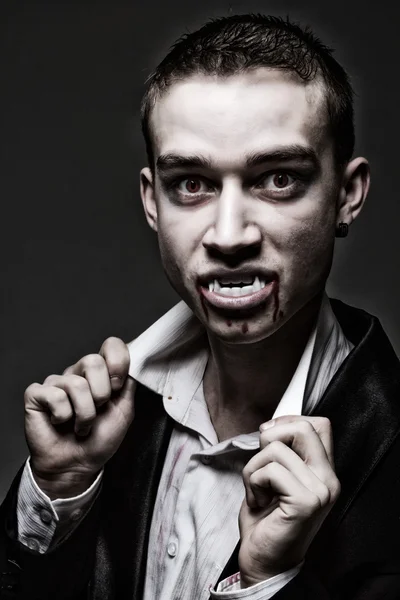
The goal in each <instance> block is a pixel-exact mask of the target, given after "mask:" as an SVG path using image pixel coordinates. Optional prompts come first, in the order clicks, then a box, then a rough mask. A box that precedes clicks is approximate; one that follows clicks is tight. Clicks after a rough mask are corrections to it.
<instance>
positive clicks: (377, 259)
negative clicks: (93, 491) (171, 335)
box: [0, 0, 400, 497]
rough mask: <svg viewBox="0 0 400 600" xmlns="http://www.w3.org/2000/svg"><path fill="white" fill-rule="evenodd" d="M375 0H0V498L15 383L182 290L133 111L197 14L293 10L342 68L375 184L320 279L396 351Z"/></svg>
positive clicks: (390, 133)
mask: <svg viewBox="0 0 400 600" xmlns="http://www.w3.org/2000/svg"><path fill="white" fill-rule="evenodd" d="M384 4H385V3H382V2H380V3H377V2H374V3H371V6H370V7H368V5H367V4H366V3H365V2H352V1H351V0H350V1H349V0H346V1H345V0H337V1H336V2H330V3H325V2H320V1H319V0H315V1H311V0H305V1H303V2H295V1H294V0H292V1H290V0H287V1H282V2H274V1H271V2H268V1H264V2H263V1H259V2H256V1H254V2H253V1H248V2H239V1H238V2H235V1H231V2H228V1H223V0H202V1H201V2H200V1H198V2H190V1H189V2H184V1H183V0H181V1H178V0H169V1H168V2H163V1H161V0H149V1H147V2H141V3H140V4H139V3H138V2H133V1H132V2H130V3H128V2H124V3H122V2H115V1H112V0H110V1H109V2H92V3H86V2H80V3H72V2H70V3H61V2H52V3H50V2H48V3H43V2H34V1H30V2H29V3H26V4H25V5H24V4H21V3H20V4H19V3H18V2H16V1H13V2H5V1H4V0H3V2H2V4H1V8H0V13H1V23H0V27H1V39H0V45H1V55H2V60H1V64H0V78H1V79H0V81H1V84H0V85H1V94H0V108H1V110H0V115H1V125H2V126H1V137H0V147H1V161H0V171H1V174H0V189H1V207H2V219H0V221H1V225H2V228H1V236H0V238H1V242H0V243H1V247H2V257H3V259H4V260H3V261H2V264H3V266H2V282H3V286H2V291H3V293H2V295H1V298H2V314H1V362H0V368H1V379H0V381H1V402H0V497H3V496H4V494H5V493H6V490H7V488H8V486H9V484H10V481H11V479H12V476H13V474H14V473H15V472H16V470H17V468H18V467H19V465H20V464H21V462H22V461H23V459H24V458H25V456H26V453H27V449H26V446H25V442H24V434H23V405H22V400H23V392H24V390H25V388H26V387H27V386H28V385H29V384H30V383H32V382H34V381H38V382H42V381H43V379H44V378H45V377H46V376H47V375H49V374H51V373H57V372H61V371H62V370H63V369H64V368H65V367H66V366H67V365H69V364H71V363H72V362H74V361H75V360H77V359H78V358H79V357H81V356H83V355H84V354H87V353H90V352H94V351H96V350H97V349H98V348H99V347H100V345H101V343H102V341H103V340H104V339H105V338H106V337H108V336H110V335H116V336H120V337H122V338H123V339H124V340H126V341H129V340H130V339H132V338H133V337H134V336H136V335H138V334H139V333H140V332H141V331H142V330H143V329H145V328H146V327H147V326H148V325H150V323H152V322H153V321H154V320H155V319H156V318H157V317H159V316H161V314H162V313H163V312H165V311H166V310H167V309H168V308H169V307H170V306H172V305H173V304H174V303H175V302H176V301H177V297H176V295H175V293H174V292H173V291H172V290H171V289H170V288H169V285H168V283H167V282H166V279H165V277H164V275H163V272H162V269H161V267H160V264H159V261H158V250H157V243H156V239H155V236H154V234H153V233H152V232H151V231H150V229H148V228H147V225H146V223H145V219H144V216H143V214H142V208H141V203H140V198H139V193H138V184H139V178H138V173H139V169H140V167H141V166H142V165H143V164H144V160H145V159H144V147H143V143H142V139H141V134H140V129H139V112H138V109H139V102H140V97H141V93H142V89H143V87H142V86H143V82H144V80H145V78H146V77H147V75H148V74H149V72H150V71H151V69H152V67H153V66H154V65H155V64H156V63H157V61H159V60H160V59H161V58H162V57H163V55H164V53H165V52H166V51H167V49H168V48H169V46H170V44H172V43H173V41H174V40H175V38H176V37H177V36H179V35H180V34H181V33H183V32H185V31H188V30H191V29H194V28H196V27H197V26H199V25H200V24H201V23H202V22H203V21H204V20H205V19H207V18H208V17H213V16H218V15H227V14H230V13H238V12H239V13H243V12H248V11H252V12H266V13H272V14H281V15H286V14H289V15H290V16H292V17H294V18H296V19H298V20H300V21H302V22H303V23H308V24H310V25H311V26H312V27H313V28H315V30H316V31H317V33H319V34H320V35H321V36H322V37H323V39H324V40H325V42H326V43H327V44H328V45H333V46H334V47H336V48H337V57H338V59H339V60H340V61H342V62H343V63H344V65H345V66H346V67H347V69H348V70H349V71H350V73H351V74H352V78H353V84H354V87H355V89H356V92H357V94H358V98H357V111H358V112H357V130H358V144H357V145H358V152H359V153H362V154H363V155H366V156H368V158H369V159H370V161H371V164H372V174H373V185H372V189H371V193H370V197H369V200H368V203H367V206H366V207H365V211H364V213H363V214H362V216H361V217H360V219H359V222H358V223H356V224H355V225H354V227H352V228H351V232H350V236H349V238H347V239H346V240H339V241H338V248H337V254H336V259H335V264H334V269H333V273H332V276H331V280H330V287H329V291H330V293H331V295H333V296H336V297H340V298H342V299H343V300H345V301H347V302H349V303H351V304H355V305H359V306H362V307H364V308H365V309H367V310H368V311H370V312H372V313H375V314H377V315H378V316H379V317H380V319H381V320H382V322H383V324H384V326H385V327H386V329H387V331H388V332H389V334H390V337H391V339H392V341H393V343H394V344H395V347H396V349H397V351H399V350H400V311H399V301H400V287H399V276H398V274H399V267H400V257H399V248H400V232H399V215H400V208H399V201H398V186H399V167H398V155H397V145H398V140H399V138H400V131H399V124H398V122H399V119H398V117H399V106H400V97H399V85H398V62H399V58H400V51H399V50H400V49H399V43H398V23H399V16H400V14H399V12H400V11H399V8H398V6H399V4H398V3H395V2H393V3H389V2H386V6H384ZM390 4H392V6H390ZM300 6H301V7H302V8H299V7H300Z"/></svg>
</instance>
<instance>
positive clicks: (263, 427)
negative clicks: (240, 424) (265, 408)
mask: <svg viewBox="0 0 400 600" xmlns="http://www.w3.org/2000/svg"><path fill="white" fill-rule="evenodd" d="M274 425H275V421H274V420H273V419H272V420H271V421H267V422H266V423H261V425H260V432H261V433H262V432H263V431H265V430H266V429H270V428H271V427H273V426H274Z"/></svg>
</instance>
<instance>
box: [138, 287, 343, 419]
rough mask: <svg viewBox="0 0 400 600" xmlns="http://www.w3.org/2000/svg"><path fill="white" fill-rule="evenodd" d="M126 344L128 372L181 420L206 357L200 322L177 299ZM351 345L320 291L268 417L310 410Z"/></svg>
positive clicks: (205, 346) (198, 381) (206, 350)
mask: <svg viewBox="0 0 400 600" xmlns="http://www.w3.org/2000/svg"><path fill="white" fill-rule="evenodd" d="M128 347H129V353H130V359H131V363H130V369H129V374H130V375H131V377H133V378H134V379H136V380H137V381H138V382H140V383H141V384H143V385H144V386H146V387H148V388H149V389H151V390H153V391H154V392H156V393H157V394H160V395H161V396H163V397H164V398H166V399H168V400H169V402H168V405H169V406H170V409H171V410H172V413H173V415H172V416H173V417H174V418H175V419H176V420H178V421H179V422H182V420H183V419H184V416H185V414H186V413H187V408H188V403H190V401H191V400H192V398H193V396H194V394H195V393H196V391H197V390H198V388H199V386H200V384H201V382H202V378H203V374H204V371H205V368H206V364H207V360H208V354H209V350H208V344H207V336H206V333H205V329H204V326H203V325H202V324H201V323H200V321H199V320H198V319H197V317H196V316H195V315H194V313H193V312H192V311H191V310H190V308H189V307H188V306H187V305H186V304H185V302H183V301H181V302H179V303H178V304H176V305H175V306H174V307H173V308H172V309H171V310H169V311H168V312H167V313H166V314H165V315H163V316H162V317H161V318H160V319H158V320H157V321H156V322H155V323H153V325H151V326H150V327H149V328H148V329H147V330H146V331H144V332H143V333H142V334H141V335H140V336H139V337H138V338H136V339H135V340H133V341H132V342H131V343H130V344H129V345H128ZM351 348H352V346H351V344H350V342H349V341H348V340H347V339H346V338H345V336H344V334H343V332H342V330H341V327H340V325H339V323H338V321H337V319H336V317H335V316H334V314H333V311H332V309H331V306H330V302H329V299H328V297H327V296H326V295H325V294H324V296H323V299H322V302H321V308H320V311H319V315H318V319H317V323H316V326H315V328H314V329H313V331H312V332H311V334H310V337H309V339H308V342H307V344H306V347H305V349H304V352H303V354H302V357H301V359H300V361H299V364H298V366H297V369H296V371H295V373H294V375H293V377H292V379H291V381H290V383H289V385H288V387H287V389H286V391H285V393H284V395H283V397H282V399H281V401H280V403H279V405H278V407H277V409H276V411H275V414H274V416H280V415H283V414H302V412H303V413H306V414H307V413H309V412H311V410H313V408H315V406H316V404H317V403H318V400H319V399H320V397H321V396H322V394H323V392H324V391H325V389H326V387H327V385H328V383H329V381H330V379H331V377H332V376H333V374H334V373H335V372H336V370H337V368H338V367H339V366H340V364H341V362H342V361H343V360H344V358H345V357H346V356H347V354H348V353H349V352H350V350H351ZM333 359H334V360H333Z"/></svg>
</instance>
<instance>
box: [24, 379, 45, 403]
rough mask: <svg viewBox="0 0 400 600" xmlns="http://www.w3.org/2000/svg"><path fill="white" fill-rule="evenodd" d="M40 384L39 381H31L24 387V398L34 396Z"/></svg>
mask: <svg viewBox="0 0 400 600" xmlns="http://www.w3.org/2000/svg"><path fill="white" fill-rule="evenodd" d="M41 387H42V386H41V384H40V383H36V382H35V383H31V384H30V385H28V387H27V388H26V390H25V392H24V398H25V400H28V399H29V398H31V397H32V396H34V395H35V394H36V393H37V392H38V390H39V388H41Z"/></svg>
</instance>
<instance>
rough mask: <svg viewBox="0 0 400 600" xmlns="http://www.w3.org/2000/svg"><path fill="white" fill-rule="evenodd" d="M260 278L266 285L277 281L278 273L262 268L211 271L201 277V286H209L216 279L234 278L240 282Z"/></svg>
mask: <svg viewBox="0 0 400 600" xmlns="http://www.w3.org/2000/svg"><path fill="white" fill-rule="evenodd" d="M257 276H258V277H259V278H260V279H262V280H263V281H265V282H266V283H267V282H269V281H272V280H273V279H276V277H277V274H276V271H272V270H271V269H264V268H261V267H243V268H241V269H226V268H219V269H211V270H210V271H208V272H207V273H204V274H203V275H200V276H199V283H200V285H204V286H206V285H208V284H209V283H210V282H212V281H214V280H215V279H217V281H218V280H220V279H229V278H232V279H234V280H240V278H241V277H243V278H245V277H253V278H254V277H257Z"/></svg>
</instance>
